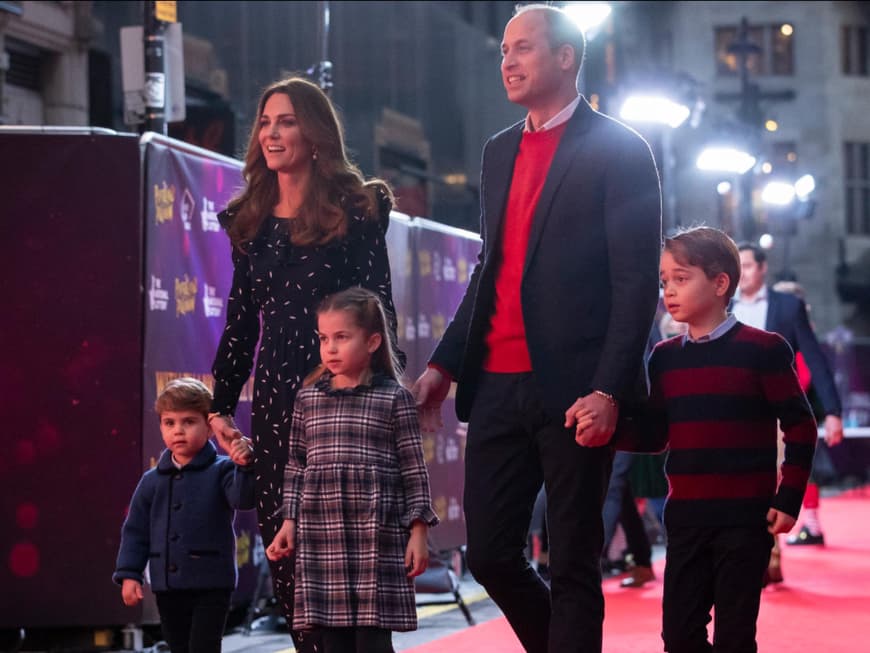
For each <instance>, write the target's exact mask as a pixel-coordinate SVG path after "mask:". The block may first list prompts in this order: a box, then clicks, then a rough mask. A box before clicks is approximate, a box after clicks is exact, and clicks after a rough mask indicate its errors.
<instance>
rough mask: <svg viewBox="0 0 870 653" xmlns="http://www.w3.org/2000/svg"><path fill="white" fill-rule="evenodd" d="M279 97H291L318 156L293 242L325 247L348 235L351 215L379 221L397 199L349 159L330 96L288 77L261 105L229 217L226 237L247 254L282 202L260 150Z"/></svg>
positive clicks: (294, 227)
mask: <svg viewBox="0 0 870 653" xmlns="http://www.w3.org/2000/svg"><path fill="white" fill-rule="evenodd" d="M275 93H284V94H285V95H286V96H287V97H289V98H290V102H291V103H292V104H293V111H294V113H295V114H296V119H297V122H298V124H299V129H300V131H301V132H302V136H303V137H304V138H305V140H306V141H308V143H310V144H311V147H312V154H313V153H314V152H316V155H317V156H316V158H314V157H312V159H311V181H310V186H309V188H308V192H307V193H306V197H305V199H304V200H303V203H302V205H301V206H300V208H299V215H298V216H296V219H294V220H291V221H290V226H291V230H290V239H291V241H292V242H293V244H294V245H303V246H304V245H323V244H325V243H328V242H330V241H332V240H336V239H340V238H342V237H344V236H345V235H346V234H347V229H348V217H347V213H348V211H352V210H353V211H356V212H357V213H358V214H359V215H363V216H365V217H367V218H369V219H378V218H379V217H380V213H381V210H380V206H379V204H380V202H382V201H383V202H385V201H386V200H389V201H390V203H392V201H393V195H392V192H391V191H390V188H389V186H388V185H387V184H386V182H384V181H382V180H380V179H374V180H371V181H368V182H367V181H365V179H364V178H363V175H362V173H361V172H360V170H359V168H358V167H357V166H356V165H354V164H353V163H351V161H350V160H349V159H348V157H347V153H346V151H345V147H344V137H343V135H342V127H341V122H340V121H339V119H338V116H337V115H336V112H335V108H334V107H333V106H332V103H331V102H330V100H329V98H328V97H327V96H326V94H325V93H324V92H323V91H321V90H320V88H319V87H318V86H317V85H316V84H313V83H312V82H310V81H308V80H307V79H304V78H302V77H289V78H287V79H283V80H281V81H278V82H274V83H273V84H270V85H269V86H268V87H266V90H265V91H263V94H262V96H261V97H260V101H259V103H258V104H257V115H256V117H255V118H254V124H253V127H251V136H250V139H249V140H248V150H247V153H246V154H245V168H244V171H243V176H244V179H245V182H246V183H245V187H244V189H243V190H242V191H241V193H240V194H238V195H236V196H235V197H234V198H233V199H232V200H230V202H229V205H228V207H227V210H228V213H229V214H230V215H231V222H230V224H229V226H228V228H227V233H228V234H229V237H230V240H231V241H232V243H233V245H234V246H235V247H239V248H241V249H242V250H244V248H245V245H246V244H247V243H248V242H249V241H251V240H252V239H253V238H254V237H255V236H256V235H257V233H258V232H259V230H260V227H261V225H262V224H263V221H264V220H265V219H266V217H267V216H268V215H270V214H271V212H272V210H273V208H274V207H275V205H276V204H277V203H278V199H279V192H278V175H277V174H276V173H275V172H274V171H272V170H269V168H268V167H267V166H266V160H265V158H264V157H263V151H262V149H261V147H260V117H261V116H262V115H263V108H264V107H265V106H266V102H267V101H268V99H269V98H270V97H271V96H272V95H274V94H275Z"/></svg>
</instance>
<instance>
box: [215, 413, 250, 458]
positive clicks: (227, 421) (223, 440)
mask: <svg viewBox="0 0 870 653" xmlns="http://www.w3.org/2000/svg"><path fill="white" fill-rule="evenodd" d="M208 425H209V426H210V427H211V430H212V432H213V433H214V434H215V436H216V437H217V441H218V444H220V445H221V448H222V449H223V450H224V451H226V452H227V453H229V454H230V455H231V456H232V451H233V441H234V440H238V439H239V438H241V437H242V432H241V431H240V430H239V429H237V428H236V423H235V422H234V421H233V418H232V417H229V416H226V415H214V416H213V417H212V418H211V419H209V421H208Z"/></svg>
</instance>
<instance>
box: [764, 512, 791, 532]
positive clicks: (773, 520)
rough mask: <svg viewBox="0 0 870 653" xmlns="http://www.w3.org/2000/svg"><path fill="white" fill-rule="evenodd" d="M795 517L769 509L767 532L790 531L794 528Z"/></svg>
mask: <svg viewBox="0 0 870 653" xmlns="http://www.w3.org/2000/svg"><path fill="white" fill-rule="evenodd" d="M794 524H795V518H794V517H792V516H791V515H787V514H785V513H784V512H781V511H779V510H777V509H776V508H771V509H770V510H768V511H767V532H768V533H770V534H771V535H777V534H778V533H788V532H789V531H790V530H791V529H792V528H794Z"/></svg>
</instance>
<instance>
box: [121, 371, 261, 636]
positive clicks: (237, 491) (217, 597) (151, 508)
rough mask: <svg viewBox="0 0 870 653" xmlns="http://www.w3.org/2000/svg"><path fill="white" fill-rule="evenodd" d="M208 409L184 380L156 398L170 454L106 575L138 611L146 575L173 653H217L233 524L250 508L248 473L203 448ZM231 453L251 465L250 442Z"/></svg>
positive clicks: (155, 471) (200, 389) (232, 566)
mask: <svg viewBox="0 0 870 653" xmlns="http://www.w3.org/2000/svg"><path fill="white" fill-rule="evenodd" d="M211 402H212V396H211V392H209V389H208V388H207V387H206V386H205V385H203V383H202V382H200V381H198V380H196V379H192V378H188V377H182V378H180V379H175V380H174V381H170V382H169V383H167V384H166V387H164V388H163V390H162V391H161V392H160V394H159V395H158V396H157V401H156V402H155V404H154V410H155V411H156V412H157V414H158V415H159V416H160V433H161V435H162V436H163V443H164V444H165V445H166V449H164V450H163V453H161V454H160V458H159V459H158V461H157V466H156V467H154V468H152V469H150V470H148V471H147V472H145V474H144V475H143V476H142V480H140V481H139V485H138V486H137V487H136V491H135V492H134V493H133V498H132V499H131V501H130V509H129V512H128V514H127V518H126V519H125V520H124V526H123V528H122V530H121V547H120V551H119V552H118V561H117V564H116V566H115V573H114V574H113V575H112V579H113V580H114V581H115V582H116V583H118V584H120V585H121V597H122V598H123V600H124V605H128V606H134V605H137V604H138V603H139V602H140V601H141V600H142V597H143V594H142V584H143V582H144V577H143V573H144V570H145V565H146V564H148V565H149V571H150V574H149V576H150V582H151V589H152V590H153V591H154V595H155V598H156V599H157V609H158V611H159V612H160V624H161V627H162V629H163V636H164V637H165V638H166V641H167V642H168V643H169V647H170V648H171V649H172V651H173V653H187V652H188V651H197V652H202V653H209V652H210V653H220V650H221V638H222V637H223V633H224V626H225V624H226V620H227V614H228V613H229V610H230V595H231V594H232V591H233V589H234V588H235V586H236V581H237V577H238V571H237V568H236V535H235V533H234V532H233V518H234V517H235V511H236V510H250V509H252V508H253V507H254V470H253V468H252V467H251V466H250V465H245V466H244V467H239V466H237V465H236V464H234V463H233V461H232V460H230V459H229V458H227V457H226V456H219V455H218V454H217V450H216V449H215V446H214V445H213V444H212V443H211V442H209V436H210V435H211V431H210V429H209V427H208V411H209V408H210V407H211ZM232 452H233V457H234V458H235V459H236V460H239V461H242V462H244V463H249V462H250V461H251V460H252V455H251V447H250V444H249V442H248V440H247V438H239V439H236V440H234V441H233V443H232Z"/></svg>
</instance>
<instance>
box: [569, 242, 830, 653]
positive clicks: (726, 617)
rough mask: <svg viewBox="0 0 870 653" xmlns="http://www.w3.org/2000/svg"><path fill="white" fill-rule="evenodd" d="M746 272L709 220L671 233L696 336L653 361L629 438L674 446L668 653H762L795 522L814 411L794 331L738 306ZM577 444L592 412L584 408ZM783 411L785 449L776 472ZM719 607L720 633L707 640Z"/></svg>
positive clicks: (674, 292)
mask: <svg viewBox="0 0 870 653" xmlns="http://www.w3.org/2000/svg"><path fill="white" fill-rule="evenodd" d="M739 276H740V255H739V254H738V251H737V247H736V245H735V244H734V242H733V241H732V240H731V239H730V238H729V237H728V236H727V235H726V234H725V233H723V232H721V231H719V230H718V229H712V228H710V227H695V228H692V229H689V230H686V231H684V232H682V233H680V234H678V235H676V236H674V237H673V238H669V239H667V240H666V241H665V250H664V252H663V253H662V259H661V266H660V277H661V283H662V287H663V289H664V302H665V305H666V307H667V309H668V312H669V313H670V314H671V316H672V317H673V318H674V319H675V320H677V321H678V322H684V323H686V324H688V327H689V330H688V334H686V335H682V336H676V337H674V338H671V339H669V340H665V341H663V342H660V343H659V344H658V345H657V346H656V348H655V349H654V350H653V353H652V355H651V357H650V360H649V368H648V369H649V380H650V401H649V404H648V406H647V407H646V409H645V411H644V413H643V415H642V416H641V417H640V419H634V420H632V419H625V420H623V421H622V425H621V427H620V428H621V429H622V430H623V431H628V432H629V433H628V434H626V433H619V434H618V436H619V437H620V439H621V440H622V441H623V443H624V442H625V441H626V438H627V439H628V440H633V441H635V442H641V441H645V449H646V450H661V449H663V448H664V447H666V446H667V447H668V448H669V453H668V460H667V463H666V466H665V472H666V474H667V477H668V482H669V484H670V492H669V493H668V498H667V503H666V507H665V528H666V530H667V537H668V545H667V560H666V565H665V579H664V597H663V620H662V621H663V624H662V625H663V627H662V638H663V639H664V644H665V650H666V651H668V652H669V653H683V652H690V653H698V652H701V651H711V650H715V651H716V652H717V653H725V652H726V651H728V652H732V651H733V652H737V651H739V652H740V653H753V652H754V651H756V650H757V646H756V643H755V623H756V619H757V617H758V606H759V603H760V600H761V588H762V577H763V574H764V571H765V569H766V568H767V562H768V559H769V557H770V549H771V546H772V544H773V535H775V534H776V533H785V532H788V531H789V530H790V529H791V528H792V527H793V526H794V524H795V520H796V519H797V515H798V512H799V510H800V506H801V500H802V498H803V494H804V491H805V489H806V484H807V478H808V476H809V472H810V468H811V464H812V460H813V451H814V448H815V442H816V437H817V435H816V423H815V420H814V418H813V414H812V411H811V410H810V406H809V403H808V402H807V399H806V397H805V396H804V393H803V392H802V391H801V388H800V385H799V382H798V378H797V374H796V373H795V370H794V356H793V354H792V351H791V348H790V347H789V345H788V343H786V341H785V340H784V339H783V338H782V337H780V336H779V335H777V334H775V333H770V332H767V331H761V330H759V329H754V328H752V327H749V326H746V325H745V324H742V323H740V322H738V321H737V320H736V319H735V318H734V316H733V315H729V314H728V313H727V306H728V303H729V300H730V299H731V297H732V296H733V295H734V291H735V289H736V286H737V281H738V279H739ZM576 417H577V419H578V431H577V442H578V444H581V445H583V444H584V442H583V432H582V430H583V427H585V425H586V424H588V423H589V421H590V418H591V417H592V414H591V411H588V410H583V409H581V411H580V412H578V413H577V415H576ZM777 420H779V422H780V424H781V426H782V430H783V432H784V434H785V460H784V462H783V464H782V468H781V480H779V482H778V481H777V466H776V457H777ZM713 607H715V624H714V635H713V644H712V645H711V644H710V643H709V641H708V638H707V624H708V623H709V622H710V620H711V617H710V611H711V608H713Z"/></svg>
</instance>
